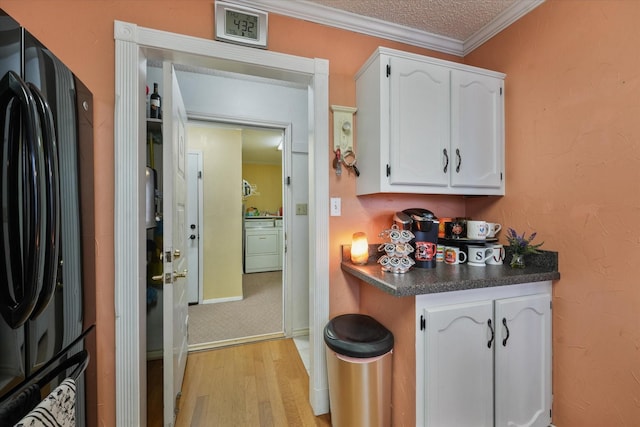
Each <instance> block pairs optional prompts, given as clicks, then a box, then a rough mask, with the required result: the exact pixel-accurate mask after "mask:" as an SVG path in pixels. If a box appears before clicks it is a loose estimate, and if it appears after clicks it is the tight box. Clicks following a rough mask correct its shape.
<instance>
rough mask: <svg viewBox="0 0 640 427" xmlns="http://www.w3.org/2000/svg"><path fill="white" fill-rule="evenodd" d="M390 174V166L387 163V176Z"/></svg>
mask: <svg viewBox="0 0 640 427" xmlns="http://www.w3.org/2000/svg"><path fill="white" fill-rule="evenodd" d="M389 176H391V166H389V165H387V177H389Z"/></svg>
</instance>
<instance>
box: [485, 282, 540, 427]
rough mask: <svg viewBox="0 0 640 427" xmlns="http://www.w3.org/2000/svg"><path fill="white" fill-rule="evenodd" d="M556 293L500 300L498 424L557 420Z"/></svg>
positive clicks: (534, 425) (533, 424) (497, 314)
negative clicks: (553, 405)
mask: <svg viewBox="0 0 640 427" xmlns="http://www.w3.org/2000/svg"><path fill="white" fill-rule="evenodd" d="M550 303H551V296H550V295H549V294H543V295H532V296H526V297H518V298H509V299H503V300H497V301H496V303H495V320H496V323H497V324H498V326H497V331H496V350H495V359H496V365H495V370H496V381H495V399H496V426H531V427H537V426H545V427H546V426H548V425H549V424H550V423H551V414H550V411H551V398H552V395H551V306H550Z"/></svg>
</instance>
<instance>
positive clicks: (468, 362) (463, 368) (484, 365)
mask: <svg viewBox="0 0 640 427" xmlns="http://www.w3.org/2000/svg"><path fill="white" fill-rule="evenodd" d="M424 315H425V318H426V340H425V350H424V353H425V355H426V361H425V363H426V367H425V372H426V375H425V394H424V396H425V402H424V405H425V407H426V409H425V421H426V426H429V427H442V426H447V427H457V426H459V427H469V426H474V427H482V426H487V427H489V426H493V347H494V345H495V341H494V340H492V336H493V333H492V328H493V324H492V320H491V319H492V318H493V302H492V301H483V302H476V303H466V304H458V305H452V306H445V307H438V308H429V309H426V310H425V311H424Z"/></svg>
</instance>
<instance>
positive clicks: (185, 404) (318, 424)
mask: <svg viewBox="0 0 640 427" xmlns="http://www.w3.org/2000/svg"><path fill="white" fill-rule="evenodd" d="M151 375H153V374H152V373H151V368H150V369H149V376H151ZM160 377H161V375H160ZM156 378H157V376H156ZM150 381H152V378H150ZM151 406H155V405H153V404H152V403H149V404H148V411H147V412H148V417H149V418H148V421H149V426H156V425H158V426H160V425H162V422H161V421H159V420H156V421H154V420H153V419H152V418H155V417H156V416H160V417H162V404H160V407H157V406H156V407H155V408H152V407H151ZM185 426H192V427H198V426H207V427H208V426H219V427H227V426H230V427H231V426H234V427H235V426H239V427H240V426H247V427H257V426H260V427H263V426H277V427H280V426H296V427H297V426H311V427H325V426H327V427H330V426H331V418H330V416H329V415H328V414H326V415H321V416H319V417H315V416H314V415H313V411H312V409H311V406H310V405H309V376H308V374H307V371H306V370H305V368H304V365H303V364H302V360H300V356H299V355H298V351H297V349H296V347H295V344H294V343H293V340H291V339H280V340H273V341H263V342H259V343H253V344H244V345H240V346H235V347H226V348H221V349H216V350H210V351H203V352H197V353H190V354H189V357H188V359H187V369H186V372H185V378H184V383H183V385H182V397H181V399H180V412H179V413H178V417H177V419H176V427H185Z"/></svg>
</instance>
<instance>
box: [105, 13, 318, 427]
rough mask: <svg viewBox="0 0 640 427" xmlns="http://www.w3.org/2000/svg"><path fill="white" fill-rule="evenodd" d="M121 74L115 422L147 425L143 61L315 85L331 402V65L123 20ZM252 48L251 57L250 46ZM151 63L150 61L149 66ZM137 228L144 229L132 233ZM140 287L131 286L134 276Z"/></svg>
mask: <svg viewBox="0 0 640 427" xmlns="http://www.w3.org/2000/svg"><path fill="white" fill-rule="evenodd" d="M114 38H115V44H116V50H115V51H116V58H115V59H116V61H115V62H116V79H115V92H116V93H115V97H116V99H117V102H116V107H115V113H114V123H115V130H114V153H115V164H116V167H117V171H116V173H115V183H114V189H115V207H116V208H115V210H116V212H115V215H114V217H115V221H114V240H115V241H114V244H115V248H116V250H115V254H114V264H115V274H114V289H115V292H114V294H115V298H114V300H115V311H116V324H115V336H116V343H115V349H116V354H115V356H116V357H115V362H116V423H117V424H118V425H144V424H145V419H144V418H145V415H144V414H145V412H146V411H144V407H145V404H146V390H145V388H144V384H145V382H146V371H145V370H141V369H140V367H141V366H143V365H144V359H145V351H144V350H145V346H144V341H145V332H146V331H145V329H146V328H145V327H144V321H142V322H141V319H144V315H143V313H144V310H145V304H144V303H145V298H144V296H145V295H144V292H143V291H144V276H145V273H144V270H145V259H144V258H145V254H144V253H143V250H141V247H140V246H141V245H140V239H143V238H144V222H143V219H144V218H143V217H144V213H143V212H144V210H145V209H144V190H145V189H144V174H143V172H144V170H143V168H144V149H143V145H140V144H132V143H131V141H144V140H145V126H144V98H143V97H141V96H140V94H141V93H144V90H142V89H144V86H143V85H144V81H145V76H144V75H143V74H142V75H141V72H142V73H144V71H143V70H144V68H145V67H144V64H146V62H147V60H149V59H151V58H153V59H157V60H162V59H167V60H174V61H175V60H180V61H181V62H183V63H185V62H190V61H193V62H195V63H199V64H203V63H206V64H208V65H209V66H210V67H211V69H225V68H226V69H234V70H236V71H237V72H242V73H244V74H248V75H259V76H262V77H271V78H279V79H280V80H282V81H288V82H291V83H295V84H298V85H299V84H305V85H306V87H307V90H308V117H309V123H308V127H306V128H305V131H306V132H307V137H306V138H304V141H305V143H308V151H309V162H308V166H309V173H308V179H309V229H310V236H309V242H310V244H309V245H308V259H309V263H310V265H309V275H308V280H307V283H308V287H309V289H310V290H311V291H310V292H309V295H310V297H309V306H310V307H311V310H312V311H311V312H310V315H309V329H310V343H309V345H310V352H311V363H310V378H309V380H310V381H309V383H310V384H309V395H310V403H311V406H312V407H313V409H314V413H315V414H323V413H326V412H328V410H329V399H328V387H327V379H326V375H327V374H326V366H325V360H324V347H323V345H324V344H323V340H322V328H323V327H324V325H325V324H326V322H327V321H328V317H329V305H328V304H329V299H328V285H329V238H328V234H329V233H328V232H329V205H328V203H327V200H328V199H329V170H328V167H327V165H328V164H330V162H329V150H327V149H326V148H327V146H328V144H329V98H328V96H329V90H328V89H329V78H328V77H329V75H328V73H329V63H328V61H326V60H323V59H310V58H302V57H295V56H292V55H286V54H280V53H276V52H268V51H258V50H251V51H250V52H248V48H243V47H240V46H231V45H225V44H221V43H217V42H213V41H210V40H204V39H198V38H194V37H184V36H181V35H179V34H171V33H167V32H164V31H158V30H153V29H148V28H144V27H139V26H137V25H135V24H132V23H126V22H122V21H115V25H114ZM248 53H250V55H249V54H248ZM141 64H142V66H141ZM131 236H139V239H132V238H131ZM136 282H137V284H138V286H132V284H133V283H136Z"/></svg>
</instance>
